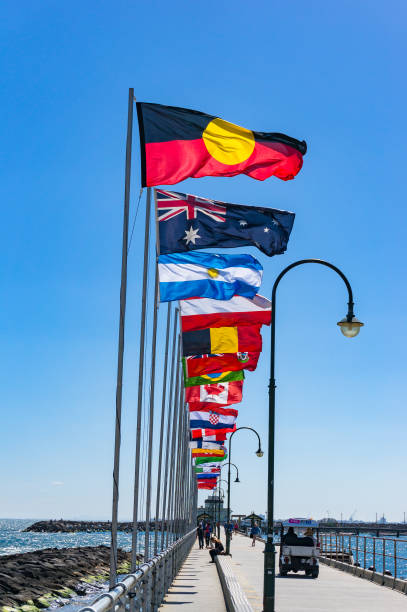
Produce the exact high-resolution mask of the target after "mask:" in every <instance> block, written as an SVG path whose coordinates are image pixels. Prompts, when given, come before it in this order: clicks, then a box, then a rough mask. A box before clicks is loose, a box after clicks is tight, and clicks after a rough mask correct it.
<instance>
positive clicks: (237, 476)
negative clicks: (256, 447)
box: [220, 451, 263, 482]
mask: <svg viewBox="0 0 407 612" xmlns="http://www.w3.org/2000/svg"><path fill="white" fill-rule="evenodd" d="M257 452H259V451H257ZM260 452H261V455H258V457H262V456H263V451H260ZM256 454H257V453H256ZM230 465H233V467H234V468H236V480H235V481H234V482H240V480H239V470H238V468H237V465H235V464H234V463H231V464H230ZM224 467H226V463H224V464H223V465H221V466H220V473H222V468H224Z"/></svg>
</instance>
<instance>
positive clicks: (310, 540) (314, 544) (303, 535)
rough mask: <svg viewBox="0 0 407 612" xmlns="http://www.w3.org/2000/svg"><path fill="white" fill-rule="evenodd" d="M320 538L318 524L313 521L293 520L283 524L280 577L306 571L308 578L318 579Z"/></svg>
mask: <svg viewBox="0 0 407 612" xmlns="http://www.w3.org/2000/svg"><path fill="white" fill-rule="evenodd" d="M315 531H316V533H315ZM318 536H319V532H318V523H317V521H313V520H312V519H304V518H291V519H288V520H287V521H284V522H282V523H281V544H280V560H279V566H280V576H286V575H287V573H288V572H295V573H297V572H298V571H304V572H305V574H306V576H312V578H318V574H319V562H318V557H319V556H320V545H319V541H318V540H319V537H318Z"/></svg>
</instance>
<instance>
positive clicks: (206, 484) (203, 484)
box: [198, 478, 217, 491]
mask: <svg viewBox="0 0 407 612" xmlns="http://www.w3.org/2000/svg"><path fill="white" fill-rule="evenodd" d="M216 483H217V479H216V478H213V479H212V478H211V479H207V480H202V481H198V489H207V490H208V491H212V489H214V488H215V487H216Z"/></svg>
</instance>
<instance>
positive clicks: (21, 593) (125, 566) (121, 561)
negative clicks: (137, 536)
mask: <svg viewBox="0 0 407 612" xmlns="http://www.w3.org/2000/svg"><path fill="white" fill-rule="evenodd" d="M130 558H131V553H130V552H126V551H124V550H122V549H118V567H117V572H118V574H126V573H129V571H130ZM138 558H139V560H141V559H142V555H138ZM109 563H110V548H109V547H108V546H103V545H101V546H86V547H85V546H83V547H75V548H44V549H41V550H36V551H33V552H27V553H15V554H12V555H3V556H1V557H0V610H1V612H14V611H19V612H38V611H39V610H40V609H42V608H48V607H49V606H50V605H51V604H55V603H58V600H59V599H64V600H67V599H70V598H72V597H74V596H76V595H78V596H84V595H86V594H87V593H88V592H95V588H96V589H97V583H101V582H106V580H107V579H108V575H109ZM65 603H66V601H61V603H60V604H59V605H65Z"/></svg>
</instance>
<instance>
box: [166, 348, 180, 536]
mask: <svg viewBox="0 0 407 612" xmlns="http://www.w3.org/2000/svg"><path fill="white" fill-rule="evenodd" d="M180 353H181V340H179V342H178V353H177V370H176V375H175V376H176V378H175V395H174V418H173V422H172V439H171V455H170V463H169V465H170V486H169V495H168V512H167V517H168V523H167V525H168V526H169V525H171V528H170V529H169V528H168V526H167V545H168V536H169V531H171V533H172V534H173V530H174V520H173V506H174V503H173V502H174V486H175V476H176V474H175V473H174V472H175V465H176V462H175V448H176V445H175V443H176V440H177V439H178V428H177V425H178V411H179V378H180V377H179V367H180Z"/></svg>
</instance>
